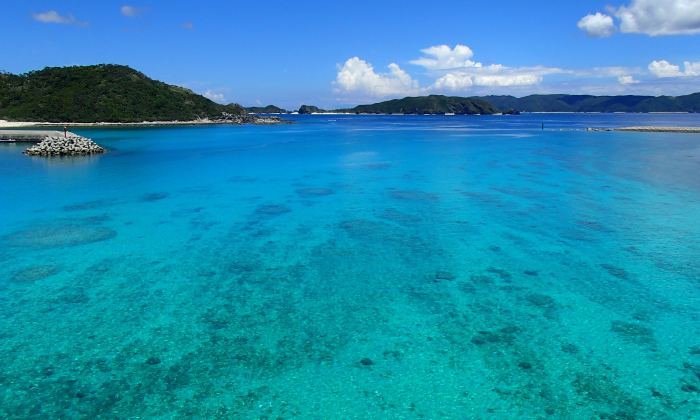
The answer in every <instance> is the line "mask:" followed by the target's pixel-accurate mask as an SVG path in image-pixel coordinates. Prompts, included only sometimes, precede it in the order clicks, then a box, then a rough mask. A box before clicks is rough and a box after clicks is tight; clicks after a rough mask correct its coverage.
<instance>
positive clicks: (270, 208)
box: [255, 204, 291, 216]
mask: <svg viewBox="0 0 700 420" xmlns="http://www.w3.org/2000/svg"><path fill="white" fill-rule="evenodd" d="M290 211H291V210H290V209H289V208H288V207H286V206H280V205H277V204H269V205H266V206H260V207H258V208H257V209H255V212H256V213H258V214H264V215H268V216H276V215H279V214H284V213H289V212H290Z"/></svg>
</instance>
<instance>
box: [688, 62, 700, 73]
mask: <svg viewBox="0 0 700 420" xmlns="http://www.w3.org/2000/svg"><path fill="white" fill-rule="evenodd" d="M684 65H685V74H686V75H687V76H700V61H698V62H697V63H690V62H689V61H686V62H685V63H684Z"/></svg>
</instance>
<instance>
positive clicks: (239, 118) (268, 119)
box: [0, 112, 297, 128]
mask: <svg viewBox="0 0 700 420" xmlns="http://www.w3.org/2000/svg"><path fill="white" fill-rule="evenodd" d="M214 124H258V125H276V124H297V123H296V122H294V121H290V120H285V119H283V118H280V117H272V116H260V115H251V114H244V115H233V114H229V113H227V112H222V113H221V115H219V116H217V117H214V118H200V119H197V120H192V121H141V122H130V123H123V122H94V123H80V122H61V123H51V122H13V121H5V120H0V127H4V128H13V127H59V128H63V127H64V126H68V125H69V126H71V127H143V126H146V127H149V126H172V125H214Z"/></svg>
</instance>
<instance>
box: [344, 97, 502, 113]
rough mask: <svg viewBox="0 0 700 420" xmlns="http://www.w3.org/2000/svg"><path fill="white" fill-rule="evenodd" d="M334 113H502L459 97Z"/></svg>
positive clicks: (409, 100)
mask: <svg viewBox="0 0 700 420" xmlns="http://www.w3.org/2000/svg"><path fill="white" fill-rule="evenodd" d="M333 112H346V113H353V114H456V115H461V114H466V115H476V114H482V115H488V114H496V113H499V112H501V111H499V110H498V108H496V107H494V106H493V105H491V104H490V103H488V102H486V101H484V100H481V99H477V98H460V97H458V96H443V95H429V96H416V97H407V98H403V99H392V100H390V101H384V102H379V103H376V104H371V105H359V106H356V107H355V108H350V109H338V110H335V111H333Z"/></svg>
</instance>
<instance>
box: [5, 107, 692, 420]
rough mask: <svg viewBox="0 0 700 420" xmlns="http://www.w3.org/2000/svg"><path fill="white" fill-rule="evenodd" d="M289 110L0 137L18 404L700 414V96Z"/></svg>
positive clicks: (48, 410)
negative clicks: (85, 147)
mask: <svg viewBox="0 0 700 420" xmlns="http://www.w3.org/2000/svg"><path fill="white" fill-rule="evenodd" d="M293 118H296V119H298V120H300V121H301V122H302V124H298V125H288V126H260V127H258V126H216V127H191V128H183V127H179V128H140V129H132V128H123V129H74V130H73V131H75V132H77V133H78V134H81V135H84V136H87V137H90V138H92V139H93V140H95V141H96V142H97V143H98V144H100V145H102V146H104V147H106V148H108V149H109V153H107V154H104V155H101V156H96V157H79V158H61V159H45V158H30V157H27V156H24V155H22V154H21V153H20V152H21V150H22V149H23V148H22V147H19V146H13V145H1V146H0V205H1V209H2V219H3V222H2V224H1V225H0V366H1V367H0V418H3V419H30V418H31V419H34V418H41V419H48V418H55V419H59V418H60V419H95V418H102V419H137V418H141V419H233V418H235V419H291V418H295V417H296V418H303V419H331V418H332V419H420V418H423V419H440V418H444V419H491V418H532V419H540V418H541V419H545V418H557V419H594V418H602V419H697V418H700V415H699V414H698V413H700V322H698V321H700V288H699V286H700V258H699V257H700V182H699V181H700V136H699V135H694V134H647V133H616V132H584V131H575V130H576V129H581V128H585V127H589V126H594V127H595V126H599V127H611V126H627V125H695V126H700V115H697V114H695V115H573V114H569V115H534V114H532V115H522V116H519V117H505V116H493V117H460V116H443V117H440V116H420V117H419V116H376V117H375V116H296V117H293ZM542 123H544V124H545V130H541V124H542ZM552 129H554V130H556V131H551V130H552ZM560 129H563V130H565V131H559V130H560ZM569 129H571V130H572V131H569Z"/></svg>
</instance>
